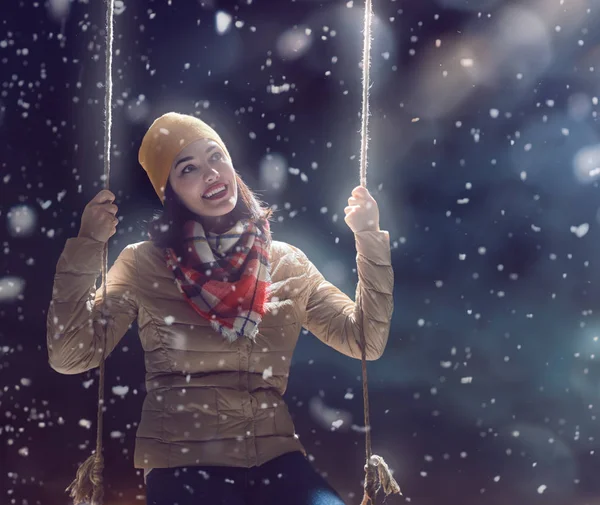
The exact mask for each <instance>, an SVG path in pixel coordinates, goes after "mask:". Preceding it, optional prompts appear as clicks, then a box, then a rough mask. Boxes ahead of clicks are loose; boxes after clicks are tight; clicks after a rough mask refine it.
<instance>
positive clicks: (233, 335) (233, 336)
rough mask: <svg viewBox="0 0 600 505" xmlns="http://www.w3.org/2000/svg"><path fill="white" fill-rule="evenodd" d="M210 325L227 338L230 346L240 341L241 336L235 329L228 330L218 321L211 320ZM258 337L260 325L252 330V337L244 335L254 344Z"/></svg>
mask: <svg viewBox="0 0 600 505" xmlns="http://www.w3.org/2000/svg"><path fill="white" fill-rule="evenodd" d="M210 325H211V326H212V328H213V329H214V330H215V331H218V332H219V333H220V334H221V335H223V336H224V337H225V338H227V341H228V342H229V343H230V344H231V343H233V342H235V341H236V340H237V339H238V337H239V336H240V334H239V333H238V332H237V331H235V330H234V329H233V328H227V327H225V326H223V325H222V324H221V323H219V321H217V320H216V319H211V321H210ZM256 335H258V325H256V326H254V328H252V331H251V333H250V335H244V336H246V337H248V338H249V339H250V340H252V342H254V343H256Z"/></svg>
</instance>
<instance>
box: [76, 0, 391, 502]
mask: <svg viewBox="0 0 600 505" xmlns="http://www.w3.org/2000/svg"><path fill="white" fill-rule="evenodd" d="M106 2H107V8H106V78H105V89H106V93H105V97H104V117H105V124H104V189H109V180H110V145H111V130H112V61H113V60H112V53H113V20H114V10H115V8H114V0H106ZM371 18H372V4H371V0H365V20H364V44H363V59H362V67H363V79H362V127H361V145H360V185H361V186H363V187H365V188H366V187H367V148H368V140H369V139H368V131H369V128H368V126H369V81H370V77H369V70H370V65H371ZM107 263H108V242H106V243H105V244H104V250H103V253H102V286H103V289H102V300H103V302H104V303H103V305H102V309H101V312H102V319H101V324H102V328H103V333H104V341H103V342H104V345H103V347H102V357H101V359H100V376H99V378H98V416H97V432H96V451H95V453H94V454H92V455H91V456H90V457H88V458H87V460H86V461H85V462H84V463H83V464H82V465H81V466H80V467H79V469H78V470H77V475H76V477H75V480H74V481H73V482H72V483H71V484H70V485H69V487H67V489H66V491H67V492H69V491H70V496H71V498H72V499H73V503H74V505H80V504H85V505H88V504H89V505H103V502H104V479H103V476H102V472H103V470H104V456H103V454H102V431H103V413H104V382H105V381H104V378H105V361H104V360H105V353H106V344H107V335H106V333H107V326H108V320H109V318H110V316H109V315H108V313H107V312H106V305H107V303H106V271H107V269H108V268H107ZM356 303H357V304H358V305H359V307H362V300H358V299H357V300H356ZM357 323H358V326H359V332H360V343H361V362H362V384H363V403H364V417H365V428H366V429H365V453H366V463H365V466H364V469H365V483H364V494H363V499H362V502H361V505H375V500H376V497H377V493H378V491H379V489H380V488H381V487H383V490H384V492H385V494H386V495H389V494H391V493H399V494H402V493H401V491H400V486H398V484H397V483H396V481H395V480H394V478H393V477H392V474H391V472H390V470H389V468H388V466H387V464H386V462H385V461H384V460H383V458H382V457H380V456H377V455H375V454H372V451H371V422H370V417H369V391H368V380H367V359H366V342H365V336H364V332H363V321H362V311H360V316H359V318H358V321H357Z"/></svg>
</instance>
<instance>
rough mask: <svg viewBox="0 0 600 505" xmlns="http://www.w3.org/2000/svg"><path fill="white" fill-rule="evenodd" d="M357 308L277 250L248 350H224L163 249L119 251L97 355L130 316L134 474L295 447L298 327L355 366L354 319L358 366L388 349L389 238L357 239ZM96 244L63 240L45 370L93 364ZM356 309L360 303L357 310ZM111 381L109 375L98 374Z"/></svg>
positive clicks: (148, 245)
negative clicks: (291, 398) (291, 382)
mask: <svg viewBox="0 0 600 505" xmlns="http://www.w3.org/2000/svg"><path fill="white" fill-rule="evenodd" d="M355 239H356V249H357V256H356V260H357V267H358V278H359V282H358V286H357V290H356V296H357V297H358V300H359V303H358V304H355V303H354V302H353V301H352V300H351V299H350V298H349V297H348V296H347V295H345V294H344V293H343V292H342V291H340V290H339V289H338V288H336V287H335V286H334V285H332V284H331V283H329V282H328V281H327V280H325V278H324V277H323V276H322V274H321V273H320V272H319V271H318V270H317V268H316V267H315V266H314V265H313V264H312V263H311V262H310V261H309V259H308V258H307V257H306V255H305V254H304V253H303V252H302V251H301V250H299V249H298V248H296V247H294V246H292V245H290V244H287V243H285V242H279V241H273V243H272V246H271V251H270V261H271V270H270V274H271V280H272V290H273V291H272V294H271V298H270V300H269V301H268V302H267V304H266V313H265V315H264V317H263V320H262V322H261V324H260V332H259V334H258V336H257V339H256V343H252V342H251V341H250V340H249V339H247V338H238V339H237V340H236V341H235V342H233V343H231V344H228V343H227V341H226V340H225V338H224V337H222V336H221V335H219V334H218V333H216V332H215V331H214V330H213V329H212V328H211V326H210V323H209V322H208V321H207V320H205V319H203V318H202V317H201V316H199V315H198V314H197V313H196V312H195V311H194V310H193V309H192V308H191V307H190V306H189V305H188V302H187V301H186V300H185V299H184V298H183V295H182V293H180V292H179V290H178V289H177V286H176V284H175V282H174V276H173V273H172V272H171V271H170V270H169V269H168V267H167V266H166V264H165V262H164V259H163V256H162V253H161V250H160V249H158V248H157V247H156V246H154V244H153V243H152V242H150V241H145V242H139V243H136V244H131V245H128V246H126V247H125V248H124V249H123V250H122V251H121V253H120V254H119V256H118V258H117V259H116V261H115V263H114V265H113V266H112V267H111V268H110V270H109V271H108V273H107V299H108V303H107V309H108V310H109V313H110V316H109V321H110V322H109V331H108V345H107V356H108V353H110V352H111V351H112V350H113V349H114V348H115V347H116V346H117V344H118V343H119V340H120V339H121V338H122V337H123V335H124V334H125V333H126V332H127V330H128V329H129V328H130V327H131V323H132V322H133V321H134V320H135V319H136V318H137V322H138V328H139V336H140V340H141V344H142V348H143V349H144V354H145V367H146V388H147V394H146V397H145V399H144V404H143V408H142V414H141V421H140V424H139V426H138V429H137V433H136V441H135V453H134V465H135V468H144V469H145V476H146V475H147V473H148V472H149V469H151V468H165V467H167V468H168V467H176V466H192V465H218V466H236V467H251V466H255V465H261V464H263V463H265V462H266V461H269V460H270V459H272V458H275V457H277V456H279V455H281V454H285V453H288V452H292V451H297V450H300V451H302V452H304V453H305V450H304V448H303V446H302V444H301V443H300V440H299V439H298V436H297V435H296V434H295V431H294V423H293V421H292V419H291V417H290V414H289V412H288V409H287V406H286V404H285V402H284V400H283V398H282V395H283V394H284V392H285V390H286V386H287V381H288V374H289V369H290V361H291V358H292V354H293V352H294V348H295V346H296V342H297V340H298V336H299V334H300V331H301V328H302V327H305V328H306V329H307V330H309V331H310V332H312V333H313V334H314V335H315V336H316V337H317V338H319V339H320V340H322V341H323V342H324V343H325V344H327V345H329V346H331V347H333V348H334V349H336V350H338V351H339V352H341V353H343V354H345V355H347V356H350V357H353V358H357V359H360V355H361V353H360V348H359V345H358V342H359V341H360V336H359V334H358V331H357V325H356V320H357V318H358V317H359V314H360V310H359V306H362V310H363V312H364V317H363V321H364V323H363V324H364V329H365V338H366V340H367V359H368V360H375V359H377V358H379V357H380V356H381V355H382V353H383V351H384V349H385V346H386V343H387V340H388V335H389V329H390V319H391V317H392V311H393V297H392V291H393V286H394V274H393V270H392V266H391V254H390V243H389V234H388V232H387V231H365V232H359V233H356V234H355ZM103 247H104V244H103V243H101V242H97V241H95V240H93V239H87V238H79V237H76V238H70V239H68V240H67V242H66V245H65V247H64V250H63V251H62V254H61V255H60V257H59V260H58V263H57V267H56V275H55V277H54V286H53V292H52V301H51V302H50V307H49V310H48V317H47V346H48V356H49V363H50V366H51V367H52V368H53V369H54V370H56V371H57V372H59V373H62V374H79V373H82V372H85V371H87V370H91V369H93V368H96V367H98V366H99V364H100V358H101V352H102V349H101V343H102V333H101V326H100V322H99V320H100V306H101V305H102V304H103V300H102V286H100V287H99V288H98V289H96V281H97V279H98V277H99V276H101V271H102V266H101V265H102V250H103ZM360 302H362V303H360ZM107 370H108V373H110V368H108V369H107Z"/></svg>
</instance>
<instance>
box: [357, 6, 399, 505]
mask: <svg viewBox="0 0 600 505" xmlns="http://www.w3.org/2000/svg"><path fill="white" fill-rule="evenodd" d="M372 14H373V7H372V4H371V0H365V19H364V41H363V57H362V70H363V72H362V126H361V130H360V140H361V142H360V185H361V186H362V187H364V188H366V187H367V148H368V144H369V86H370V76H369V74H370V72H369V71H370V67H371V18H372ZM356 303H358V304H359V307H362V300H360V301H359V300H356ZM359 314H360V316H359V318H358V321H357V322H358V326H359V334H360V345H361V362H362V386H363V408H364V416H365V453H366V463H365V467H364V468H365V484H364V492H363V499H362V502H361V505H375V503H376V502H375V500H376V498H377V493H378V491H379V489H380V488H381V487H383V491H384V492H385V494H386V496H387V495H389V494H392V493H398V494H402V492H401V491H400V486H399V485H398V483H397V482H396V481H395V480H394V477H393V476H392V473H391V472H390V469H389V467H388V465H387V463H386V462H385V461H384V460H383V458H382V457H381V456H377V455H376V454H372V451H371V420H370V416H369V382H368V380H367V358H366V349H367V344H366V342H365V333H364V329H363V317H362V311H360V312H359Z"/></svg>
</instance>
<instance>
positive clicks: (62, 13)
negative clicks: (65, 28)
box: [46, 0, 71, 21]
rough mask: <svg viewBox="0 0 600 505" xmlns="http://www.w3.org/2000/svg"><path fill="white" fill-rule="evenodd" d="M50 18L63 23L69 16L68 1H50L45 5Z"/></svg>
mask: <svg viewBox="0 0 600 505" xmlns="http://www.w3.org/2000/svg"><path fill="white" fill-rule="evenodd" d="M46 5H47V7H48V11H50V16H51V17H52V18H53V19H54V20H55V21H64V20H65V19H66V18H67V16H68V15H69V10H70V8H71V2H70V0H50V1H49V2H48V3H47V4H46Z"/></svg>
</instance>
